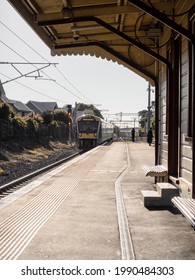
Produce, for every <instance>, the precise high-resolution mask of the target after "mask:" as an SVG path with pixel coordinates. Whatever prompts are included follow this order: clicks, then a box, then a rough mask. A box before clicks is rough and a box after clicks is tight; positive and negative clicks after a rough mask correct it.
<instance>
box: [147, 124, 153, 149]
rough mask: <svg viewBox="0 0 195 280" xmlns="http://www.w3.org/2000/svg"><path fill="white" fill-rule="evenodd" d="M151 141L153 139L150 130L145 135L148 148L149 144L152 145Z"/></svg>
mask: <svg viewBox="0 0 195 280" xmlns="http://www.w3.org/2000/svg"><path fill="white" fill-rule="evenodd" d="M152 139H153V132H152V128H150V129H149V130H148V134H147V142H148V144H149V146H151V144H152Z"/></svg>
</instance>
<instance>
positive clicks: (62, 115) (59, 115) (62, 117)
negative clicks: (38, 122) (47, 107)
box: [54, 109, 69, 124]
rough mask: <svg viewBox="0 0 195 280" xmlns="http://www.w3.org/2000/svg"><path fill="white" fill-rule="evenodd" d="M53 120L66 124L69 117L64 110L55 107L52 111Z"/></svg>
mask: <svg viewBox="0 0 195 280" xmlns="http://www.w3.org/2000/svg"><path fill="white" fill-rule="evenodd" d="M54 120H55V121H58V122H62V123H65V124H68V122H69V117H68V114H67V112H66V111H64V110H62V109H57V110H55V111H54Z"/></svg>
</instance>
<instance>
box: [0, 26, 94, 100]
mask: <svg viewBox="0 0 195 280" xmlns="http://www.w3.org/2000/svg"><path fill="white" fill-rule="evenodd" d="M0 23H1V24H2V25H3V26H4V27H5V28H6V29H7V30H9V32H11V33H12V34H13V35H14V36H16V37H17V38H18V39H19V40H20V41H21V42H23V43H24V44H25V45H26V46H27V47H29V48H30V49H31V50H32V51H33V52H35V53H36V54H37V55H38V56H40V57H41V58H42V59H43V60H45V61H47V63H50V62H49V61H48V60H47V59H46V58H45V57H43V56H42V55H41V54H39V53H38V52H37V51H36V50H35V49H34V48H32V47H31V46H30V45H29V44H28V43H26V42H25V41H24V40H23V39H22V38H20V36H18V35H17V34H16V33H15V32H14V31H12V30H11V29H10V28H9V27H8V26H7V25H5V24H4V23H3V22H2V21H0ZM0 42H1V43H2V44H4V45H5V46H6V47H7V48H9V49H10V50H11V51H13V52H14V53H16V54H17V55H18V56H19V57H21V58H22V59H24V60H25V61H26V62H29V61H28V60H27V59H26V58H24V57H23V56H22V55H20V54H19V53H18V52H16V51H15V50H13V49H12V48H11V47H9V46H8V45H7V44H6V43H4V42H3V41H2V40H0ZM29 63H30V62H29ZM30 64H32V65H33V63H30ZM33 66H34V67H35V65H33ZM35 68H36V67H35ZM55 68H56V69H57V71H58V72H59V73H60V74H61V75H62V77H63V78H64V79H65V80H66V81H67V82H68V83H69V84H70V85H71V86H72V87H73V88H74V89H75V90H76V91H77V93H78V94H79V95H82V96H83V98H85V100H87V101H88V102H89V103H92V102H91V101H90V100H89V99H88V98H87V97H85V96H84V95H83V94H82V93H81V92H80V91H79V90H78V89H77V88H76V87H75V86H74V85H73V84H72V83H71V82H70V81H69V80H68V79H67V78H66V77H65V75H64V74H63V73H62V72H61V71H60V70H59V69H58V67H56V65H55ZM41 72H42V73H43V74H44V75H45V76H47V77H48V78H49V79H50V80H51V81H53V82H54V83H56V84H57V85H58V86H60V87H61V88H63V89H65V90H66V91H68V92H69V93H70V94H72V95H74V96H75V97H76V98H78V99H80V100H81V101H83V102H86V101H85V100H84V99H83V98H82V97H80V96H78V95H77V94H75V93H73V92H72V91H71V90H69V89H68V88H67V87H65V86H64V85H62V84H60V83H59V82H56V81H55V80H54V79H52V78H51V77H50V76H49V75H48V74H46V73H44V72H43V71H41Z"/></svg>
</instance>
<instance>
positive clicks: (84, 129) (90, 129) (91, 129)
mask: <svg viewBox="0 0 195 280" xmlns="http://www.w3.org/2000/svg"><path fill="white" fill-rule="evenodd" d="M78 130H79V132H80V133H96V132H97V130H98V122H97V121H79V122H78Z"/></svg>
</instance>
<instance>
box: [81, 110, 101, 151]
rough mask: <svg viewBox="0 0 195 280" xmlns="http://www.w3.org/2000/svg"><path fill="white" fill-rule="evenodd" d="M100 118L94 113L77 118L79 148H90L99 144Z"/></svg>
mask: <svg viewBox="0 0 195 280" xmlns="http://www.w3.org/2000/svg"><path fill="white" fill-rule="evenodd" d="M99 128H100V119H99V118H98V117H95V116H93V115H85V116H82V117H79V118H77V145H78V148H79V149H82V150H88V149H91V148H94V147H96V146H97V142H98V138H99Z"/></svg>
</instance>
